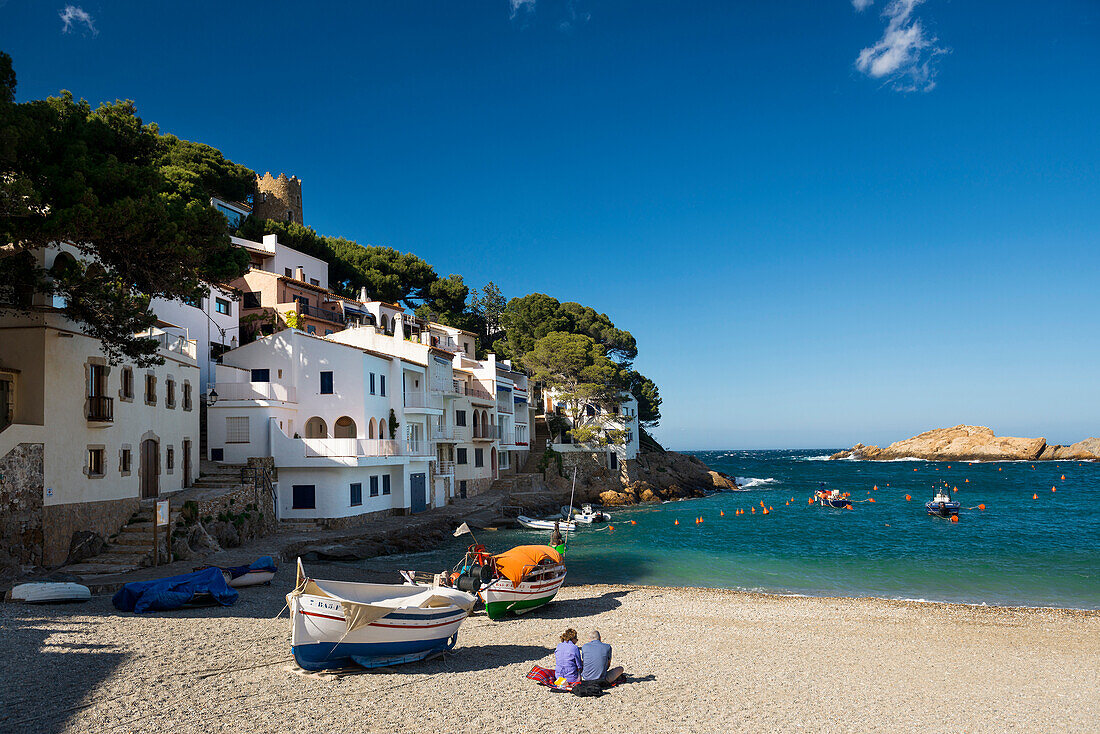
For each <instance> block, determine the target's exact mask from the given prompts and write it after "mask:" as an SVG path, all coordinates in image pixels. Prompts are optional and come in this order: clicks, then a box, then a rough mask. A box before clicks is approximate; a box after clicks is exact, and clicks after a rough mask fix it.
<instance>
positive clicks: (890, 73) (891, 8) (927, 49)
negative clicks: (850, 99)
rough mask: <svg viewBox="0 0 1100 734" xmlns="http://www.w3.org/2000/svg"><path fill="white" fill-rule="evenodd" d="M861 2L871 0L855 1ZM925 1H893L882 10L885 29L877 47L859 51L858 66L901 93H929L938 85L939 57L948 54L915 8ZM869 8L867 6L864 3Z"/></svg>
mask: <svg viewBox="0 0 1100 734" xmlns="http://www.w3.org/2000/svg"><path fill="white" fill-rule="evenodd" d="M859 2H866V3H867V5H870V0H852V4H853V5H856V6H857V9H859V7H858V5H857V3H859ZM922 2H924V0H891V1H890V4H889V5H887V6H886V9H885V10H883V11H882V15H883V17H885V18H886V19H887V23H886V30H885V31H884V32H883V34H882V38H880V39H879V41H878V43H876V44H875V45H874V46H868V47H867V48H865V49H863V50H862V51H860V52H859V56H858V57H857V58H856V68H857V69H859V70H860V71H861V72H863V73H864V74H866V75H867V76H869V77H871V78H872V79H883V80H885V81H887V82H888V83H890V84H891V85H892V86H893V88H894V89H896V90H898V91H902V92H915V91H921V92H928V91H931V90H932V89H933V88H934V87H935V86H936V68H935V60H936V57H938V56H940V55H941V54H945V53H947V49H945V48H942V47H940V46H938V45H936V44H937V42H938V41H939V39H938V38H936V37H935V36H934V35H932V34H930V33H928V32H927V31H926V30H925V28H924V26H923V25H922V24H921V22H920V21H919V20H917V19H916V18H914V17H913V10H914V9H915V8H916V7H917V6H918V5H920V4H921V3H922ZM865 7H866V6H865Z"/></svg>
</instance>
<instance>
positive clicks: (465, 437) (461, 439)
mask: <svg viewBox="0 0 1100 734" xmlns="http://www.w3.org/2000/svg"><path fill="white" fill-rule="evenodd" d="M454 435H455V442H456V443H465V442H466V441H469V440H470V429H469V427H468V426H455V428H454Z"/></svg>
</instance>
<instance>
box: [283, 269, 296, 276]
mask: <svg viewBox="0 0 1100 734" xmlns="http://www.w3.org/2000/svg"><path fill="white" fill-rule="evenodd" d="M283 272H284V273H286V277H288V278H293V277H294V271H293V270H291V269H290V268H283Z"/></svg>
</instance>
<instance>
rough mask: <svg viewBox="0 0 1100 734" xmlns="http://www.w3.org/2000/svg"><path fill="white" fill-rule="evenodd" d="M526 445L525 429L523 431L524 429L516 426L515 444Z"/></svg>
mask: <svg viewBox="0 0 1100 734" xmlns="http://www.w3.org/2000/svg"><path fill="white" fill-rule="evenodd" d="M526 445H527V431H525V430H524V431H521V430H519V429H518V428H517V429H516V446H526Z"/></svg>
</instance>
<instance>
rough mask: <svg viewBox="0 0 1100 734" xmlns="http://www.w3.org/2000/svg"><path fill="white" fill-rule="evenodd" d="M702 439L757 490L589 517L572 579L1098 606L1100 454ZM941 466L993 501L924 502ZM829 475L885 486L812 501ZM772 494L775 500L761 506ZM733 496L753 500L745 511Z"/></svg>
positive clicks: (838, 481) (848, 487)
mask: <svg viewBox="0 0 1100 734" xmlns="http://www.w3.org/2000/svg"><path fill="white" fill-rule="evenodd" d="M694 453H695V454H696V455H697V456H698V457H699V458H701V459H702V460H703V461H705V462H706V463H707V464H708V465H710V466H711V467H712V468H714V469H718V470H721V471H725V472H727V473H729V474H732V475H735V476H738V477H743V478H745V479H746V480H750V481H746V482H745V483H746V485H747V488H748V491H745V492H736V493H723V494H719V495H715V496H713V497H707V498H701V499H696V500H688V501H683V502H672V503H667V504H662V505H657V506H645V507H638V508H630V509H613V510H612V514H613V520H612V523H611V524H612V525H613V526H614V530H613V531H612V530H609V529H607V528H606V527H605V528H604V529H599V530H597V529H584V530H580V531H578V533H577V534H576V535H575V537H573V538H572V539H571V540H570V543H569V551H568V553H567V556H566V562H567V564H568V567H569V580H570V581H572V582H576V583H626V584H650V585H662V586H704V587H720V588H733V589H748V590H756V591H768V592H779V593H794V594H810V595H841V596H876V597H885V598H895V599H925V600H929V601H953V602H968V603H986V604H1007V605H1017V606H1059V607H1073V608H1080V609H1097V608H1100V464H1090V463H1085V464H1079V463H1078V462H1060V463H1035V464H1034V465H1032V464H1030V463H1026V462H991V463H979V464H966V463H952V464H950V467H949V466H948V465H947V464H945V463H927V462H922V461H899V462H887V463H873V462H853V461H823V460H821V459H822V458H823V456H824V455H826V454H828V453H829V452H828V451H826V450H809V451H728V452H722V451H706V452H694ZM1032 466H1034V468H1032ZM1063 474H1064V475H1065V477H1066V478H1065V480H1062V479H1061V476H1062V475H1063ZM967 479H969V482H967V481H965V480H967ZM937 481H941V482H942V481H947V482H949V483H950V484H951V485H953V486H957V487H958V488H959V489H960V492H959V494H958V499H959V500H960V501H961V502H962V503H963V506H964V508H966V507H974V506H977V505H978V504H982V503H984V504H985V505H986V510H985V511H980V510H977V509H973V510H967V509H964V510H963V511H962V514H961V518H960V522H958V523H949V522H947V521H945V520H943V519H940V518H935V517H929V516H928V515H927V514H925V509H924V502H926V501H927V500H928V499H930V498H931V485H932V483H933V482H937ZM819 482H826V483H827V486H828V487H829V488H831V489H841V490H842V491H847V492H851V494H852V499H853V500H865V499H867V498H870V497H874V499H875V502H874V503H870V502H859V503H857V504H856V505H855V508H854V509H853V510H850V511H845V510H833V509H828V508H821V507H817V506H809V505H808V504H807V498H808V497H809V496H810V495H811V494H812V493H813V491H814V489H816V488H817V486H818V483H819ZM875 485H877V486H878V490H877V491H873V490H872V487H873V486H875ZM1052 486H1054V487H1057V490H1058V491H1057V492H1051V491H1050V490H1051V487H1052ZM906 494H910V495H912V500H911V501H906V500H905V495H906ZM1033 494H1038V499H1036V500H1033V499H1032V495H1033ZM791 498H793V499H794V501H793V502H791V503H790V505H789V506H788V505H787V504H786V503H787V502H788V501H789V500H790V499H791ZM760 502H763V503H764V504H765V505H768V506H770V507H772V508H773V511H772V512H771V513H769V514H768V515H767V516H765V515H763V514H762V513H761V512H760V510H761V508H760ZM752 506H755V507H756V510H757V512H756V514H755V515H753V514H751V513H750V512H749V508H750V507H752ZM737 508H744V509H745V511H746V513H745V515H741V516H738V515H734V510H735V509H737ZM721 511H724V512H725V516H724V517H723V516H721V515H720V512H721ZM697 517H702V518H703V523H702V524H696V523H695V518H697ZM632 520H633V521H634V522H635V523H636V524H631V522H630V521H632ZM676 520H679V522H680V524H679V525H676V524H675V521H676ZM545 535H547V534H546V533H540V532H535V531H526V530H508V531H498V532H483V533H480V534H479V538H478V539H479V540H480V541H481V542H483V543H485V544H486V545H488V546H489V547H490V549H491V550H497V549H500V550H504V549H506V548H508V547H511V546H512V545H517V544H520V543H530V542H540V541H541V542H545V538H544V536H545ZM466 542H467V541H465V540H464V539H456V540H455V541H454V542H453V544H451V546H449V547H447V548H445V549H443V550H442V551H436V552H433V553H430V554H416V555H414V556H411V557H410V556H406V557H404V558H395V559H392V561H387V563H392V564H394V567H399V566H400V567H407V566H410V565H412V566H416V567H417V568H419V569H421V570H434V568H435V565H451V564H453V562H454V560H456V557H457V555H460V553H461V550H462V548H463V547H464V546H465V544H466ZM371 565H372V567H378V564H377V563H374V562H372V563H371Z"/></svg>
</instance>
